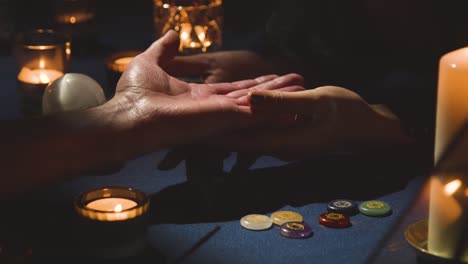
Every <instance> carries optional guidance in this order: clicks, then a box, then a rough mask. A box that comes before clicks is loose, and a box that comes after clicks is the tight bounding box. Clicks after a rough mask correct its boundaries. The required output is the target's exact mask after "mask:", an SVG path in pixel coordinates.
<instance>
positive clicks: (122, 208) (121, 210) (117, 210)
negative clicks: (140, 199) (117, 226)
mask: <svg viewBox="0 0 468 264" xmlns="http://www.w3.org/2000/svg"><path fill="white" fill-rule="evenodd" d="M135 206H137V203H136V202H135V201H133V200H130V199H126V198H102V199H97V200H94V201H92V202H90V203H88V204H87V205H86V208H88V209H92V210H95V211H100V212H108V213H106V214H103V216H104V217H103V218H102V219H105V220H108V221H120V220H126V219H129V218H131V217H133V216H134V215H135V212H132V211H127V210H128V209H131V208H134V207H135Z"/></svg>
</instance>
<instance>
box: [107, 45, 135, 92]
mask: <svg viewBox="0 0 468 264" xmlns="http://www.w3.org/2000/svg"><path fill="white" fill-rule="evenodd" d="M141 52H142V51H141V50H129V51H121V52H117V53H114V54H111V55H109V56H108V57H106V58H105V64H106V75H107V81H108V88H107V89H106V97H107V98H108V99H110V98H111V97H112V96H113V95H114V94H115V87H116V86H117V82H118V81H119V79H120V76H122V73H123V72H124V71H125V69H127V67H128V65H129V64H130V62H131V61H132V60H133V59H134V58H135V57H136V56H137V55H138V54H140V53H141Z"/></svg>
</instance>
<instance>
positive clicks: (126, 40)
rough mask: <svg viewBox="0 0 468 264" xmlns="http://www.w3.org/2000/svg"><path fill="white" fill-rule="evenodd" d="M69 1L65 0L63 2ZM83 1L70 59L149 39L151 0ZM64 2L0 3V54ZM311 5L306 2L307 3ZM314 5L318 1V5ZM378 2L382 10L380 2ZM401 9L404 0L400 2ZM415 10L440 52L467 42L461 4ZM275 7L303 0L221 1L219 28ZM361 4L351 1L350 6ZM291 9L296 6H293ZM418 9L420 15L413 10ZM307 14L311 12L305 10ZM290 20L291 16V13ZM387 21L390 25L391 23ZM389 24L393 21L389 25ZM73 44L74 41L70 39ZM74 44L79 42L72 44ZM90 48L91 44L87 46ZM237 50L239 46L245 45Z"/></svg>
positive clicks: (438, 3) (437, 2)
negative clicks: (88, 37) (91, 37)
mask: <svg viewBox="0 0 468 264" xmlns="http://www.w3.org/2000/svg"><path fill="white" fill-rule="evenodd" d="M69 1H70V0H69ZM80 1H83V2H87V3H88V4H89V5H90V7H91V8H92V9H94V11H95V19H94V21H93V22H92V28H93V30H94V33H95V36H98V37H96V39H95V41H96V42H95V43H90V41H87V42H88V43H87V44H88V45H90V46H89V47H87V48H82V49H80V47H77V46H76V45H75V46H74V47H75V48H74V49H73V50H74V55H75V56H87V55H96V54H97V53H98V54H104V53H108V52H109V51H111V50H126V49H143V48H146V47H147V46H148V44H149V43H151V42H152V41H153V40H154V39H155V34H154V28H153V17H152V16H153V1H152V0H133V1H124V0H114V1H106V0H100V1H95V0H80ZM60 2H64V0H37V1H34V0H0V54H8V53H10V52H11V50H12V45H13V44H12V43H13V39H14V36H15V34H16V33H18V32H22V31H26V30H30V29H36V28H56V26H57V25H55V24H54V21H53V14H54V10H55V7H56V6H57V4H58V3H60ZM312 2H314V1H311V2H310V3H312ZM318 2H320V1H318ZM323 2H326V3H327V4H328V2H330V3H332V2H333V3H334V5H337V4H339V1H323ZM380 2H382V3H383V4H382V6H383V5H384V4H385V3H384V2H385V1H379V3H380ZM400 2H401V3H400V4H401V6H402V8H405V7H406V6H407V5H406V1H400ZM409 2H410V3H411V4H412V5H415V6H416V7H417V8H416V10H418V11H417V13H416V14H414V16H416V19H417V16H420V15H421V16H424V14H425V13H428V12H434V13H435V15H434V16H433V17H434V19H435V20H436V21H435V23H432V25H430V27H429V26H428V27H429V29H427V28H426V29H424V28H423V29H422V30H429V31H431V30H432V29H431V28H432V27H434V25H438V26H436V27H438V28H434V32H435V31H442V34H440V32H438V33H437V34H436V35H434V37H436V38H440V39H441V41H442V42H444V44H443V48H442V51H448V50H452V49H455V48H460V47H463V46H466V45H467V44H468V30H466V29H468V18H467V17H468V16H466V15H465V14H464V12H465V10H466V8H467V7H468V1H466V0H446V1H442V0H424V1H423V0H412V1H409ZM275 3H276V4H277V5H278V6H279V7H280V9H281V6H282V5H284V7H285V8H290V6H291V5H292V6H293V8H292V12H303V11H304V10H306V12H308V11H307V10H308V9H307V8H308V7H307V6H304V4H307V5H309V2H308V1H296V0H290V1H274V0H224V1H223V11H224V25H223V30H224V31H225V32H229V33H234V34H236V33H245V32H259V31H263V30H264V27H265V21H266V19H267V18H268V17H269V16H270V14H271V8H272V6H273V5H274V4H275ZM365 3H366V2H365V1H363V0H357V1H356V6H358V5H363V4H365ZM295 5H296V6H295ZM419 10H420V11H419ZM310 13H311V15H312V14H313V12H312V10H311V12H310ZM292 15H293V16H294V14H292ZM389 23H393V22H392V21H391V20H390V22H389ZM395 23H398V22H397V21H395ZM229 37H230V36H227V40H228V41H227V42H225V44H226V46H225V47H224V48H226V49H230V48H233V47H234V46H231V43H230V41H229V40H230V38H229ZM75 40H77V39H75ZM75 44H80V43H79V42H78V43H77V42H76V41H75ZM91 44H92V45H91ZM245 46H246V45H244V46H242V47H241V48H243V47H245Z"/></svg>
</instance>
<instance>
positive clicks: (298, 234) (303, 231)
mask: <svg viewBox="0 0 468 264" xmlns="http://www.w3.org/2000/svg"><path fill="white" fill-rule="evenodd" d="M280 233H281V235H283V236H285V237H289V238H307V237H310V236H311V235H312V234H313V232H312V228H311V227H310V226H309V225H308V224H307V223H305V222H287V223H284V224H282V225H281V226H280Z"/></svg>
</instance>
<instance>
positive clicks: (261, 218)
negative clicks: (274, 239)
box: [240, 214, 273, 230]
mask: <svg viewBox="0 0 468 264" xmlns="http://www.w3.org/2000/svg"><path fill="white" fill-rule="evenodd" d="M240 224H241V226H243V227H244V228H247V229H250V230H265V229H268V228H270V227H271V226H272V224H273V223H272V221H271V218H270V217H269V216H267V215H261V214H249V215H246V216H244V217H242V218H241V220H240Z"/></svg>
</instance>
